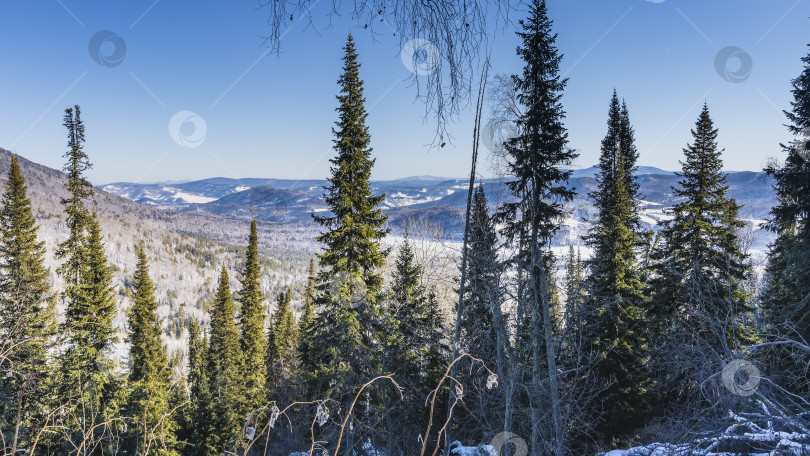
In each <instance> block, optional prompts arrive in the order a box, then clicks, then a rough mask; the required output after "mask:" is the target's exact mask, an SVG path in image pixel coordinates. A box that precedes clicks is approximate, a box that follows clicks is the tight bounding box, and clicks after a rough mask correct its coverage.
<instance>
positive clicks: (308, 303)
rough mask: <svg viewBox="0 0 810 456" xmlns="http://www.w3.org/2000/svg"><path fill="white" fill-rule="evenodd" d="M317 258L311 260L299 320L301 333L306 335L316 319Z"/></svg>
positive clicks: (302, 335)
mask: <svg viewBox="0 0 810 456" xmlns="http://www.w3.org/2000/svg"><path fill="white" fill-rule="evenodd" d="M316 278H317V276H316V275H315V260H314V259H311V260H309V273H308V275H307V288H306V289H305V290H304V309H303V310H302V312H301V321H300V322H299V325H298V328H299V334H301V337H304V335H305V333H306V331H307V330H308V328H309V327H310V326H311V325H312V322H313V321H315V292H316V290H315V280H316Z"/></svg>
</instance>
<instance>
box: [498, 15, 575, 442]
mask: <svg viewBox="0 0 810 456" xmlns="http://www.w3.org/2000/svg"><path fill="white" fill-rule="evenodd" d="M520 25H521V28H522V31H520V32H518V36H519V37H520V38H521V40H522V44H521V46H520V47H519V48H518V55H519V56H520V57H521V58H522V59H523V61H524V63H525V65H524V67H523V74H522V75H519V76H513V80H514V85H515V87H516V89H517V98H518V101H519V103H520V104H521V106H522V108H523V112H522V113H521V115H520V116H519V117H518V120H517V127H518V132H519V134H518V135H517V136H515V137H514V138H512V139H510V140H509V141H507V142H506V144H505V149H506V153H507V155H508V158H509V171H510V172H511V173H512V175H513V176H515V179H514V180H512V181H510V182H508V184H507V185H508V188H509V190H510V193H511V194H512V196H513V197H514V198H515V201H514V202H509V203H506V204H505V205H504V206H503V207H502V209H501V210H500V211H499V212H498V218H499V220H501V221H502V222H503V223H504V234H505V235H506V237H507V239H509V240H511V241H518V242H519V244H520V245H519V249H520V255H519V257H518V261H517V265H518V267H519V268H520V269H522V270H523V271H522V272H519V273H518V276H520V277H525V280H526V283H527V286H526V289H527V292H526V294H525V295H523V296H525V301H526V304H527V305H526V306H525V307H526V309H525V311H524V312H523V313H524V314H525V315H528V316H529V318H530V328H529V335H530V338H531V355H530V358H531V368H530V370H531V374H530V375H531V378H535V379H538V380H539V379H541V378H545V379H547V382H548V383H544V382H540V381H537V380H536V381H534V382H532V386H531V387H532V388H533V389H534V391H532V392H531V395H532V396H533V397H541V391H539V388H540V385H541V384H547V385H548V388H549V395H548V396H547V397H548V398H549V402H550V403H548V404H546V405H548V406H549V408H551V410H552V412H551V420H552V423H551V426H549V427H550V428H552V429H554V431H553V432H554V436H553V437H551V438H544V437H543V436H542V435H541V429H542V428H543V427H544V423H543V422H542V418H541V417H542V416H543V415H544V412H543V410H542V408H543V406H542V405H541V404H540V403H539V402H538V401H532V406H531V410H530V415H531V417H530V422H531V423H532V425H531V427H532V431H531V442H530V448H532V451H534V452H538V453H539V452H540V451H542V442H543V441H544V440H546V441H550V442H552V443H551V447H552V451H553V452H554V453H555V454H557V455H558V456H559V455H562V454H563V453H564V452H565V442H564V440H565V436H564V424H563V422H562V420H563V416H562V410H561V406H560V398H559V381H558V377H557V376H558V374H557V369H556V360H555V358H556V356H555V354H554V344H553V340H552V339H553V332H554V329H553V326H554V325H553V321H552V312H553V310H552V309H551V307H552V305H553V303H552V294H551V292H550V290H549V284H550V280H549V275H550V273H549V270H550V267H551V265H552V264H553V257H552V254H551V252H550V251H549V250H548V246H549V243H550V241H551V238H552V236H553V235H554V233H555V232H556V231H557V230H558V228H559V226H560V224H561V220H562V217H563V204H564V203H565V202H566V201H569V200H571V199H572V198H573V195H574V191H573V190H572V189H569V188H568V187H567V186H566V182H567V180H568V178H569V177H570V175H571V171H570V170H568V169H565V168H563V167H565V166H569V165H570V164H571V162H572V161H573V159H574V158H576V154H575V153H574V152H573V151H572V150H571V149H570V148H568V147H567V142H568V139H567V137H568V134H567V132H566V130H565V126H564V125H563V118H564V117H565V112H564V111H563V107H562V103H561V98H562V92H563V89H564V88H565V85H566V82H567V80H565V79H563V78H561V77H560V74H559V70H560V61H561V59H562V55H561V54H560V53H559V51H558V49H557V47H556V45H555V42H556V38H557V35H556V34H555V33H553V31H552V21H551V20H550V19H549V18H548V12H547V8H546V2H545V0H534V1H533V2H532V4H531V6H530V8H529V18H528V19H527V20H525V21H521V22H520ZM523 296H522V298H521V299H524V298H523ZM544 358H545V360H544Z"/></svg>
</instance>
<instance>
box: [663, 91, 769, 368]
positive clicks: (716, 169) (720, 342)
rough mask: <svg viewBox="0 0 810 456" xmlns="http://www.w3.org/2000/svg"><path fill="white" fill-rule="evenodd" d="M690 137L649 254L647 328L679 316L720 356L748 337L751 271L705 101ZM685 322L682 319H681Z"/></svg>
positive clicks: (750, 337)
mask: <svg viewBox="0 0 810 456" xmlns="http://www.w3.org/2000/svg"><path fill="white" fill-rule="evenodd" d="M692 136H693V138H694V141H693V143H692V144H689V145H688V146H687V148H686V149H684V153H685V155H686V161H684V162H682V165H683V170H682V171H681V172H679V173H678V176H679V177H680V180H679V181H678V187H677V188H673V191H674V195H675V198H676V199H677V200H679V201H680V202H679V203H678V204H676V205H675V206H674V207H673V208H672V215H673V217H674V218H673V219H672V220H671V221H670V222H668V223H667V224H666V226H665V227H664V229H663V233H662V237H663V240H664V242H663V245H662V246H661V248H659V249H658V250H657V252H656V254H655V258H656V265H655V272H656V276H655V277H654V278H653V280H652V283H651V290H652V291H653V300H652V303H651V307H650V312H649V313H650V314H651V323H652V326H651V328H652V331H651V332H652V334H663V333H664V329H666V328H667V327H668V326H670V325H671V324H672V322H673V321H678V322H680V323H681V326H684V327H686V328H687V329H688V330H690V331H692V333H693V335H694V336H695V337H697V338H698V339H700V340H702V341H705V342H706V343H707V344H708V345H709V346H710V347H712V349H714V350H715V352H716V353H718V354H720V355H721V356H723V357H724V358H728V357H730V356H731V355H732V352H733V351H736V350H738V349H739V348H740V347H743V346H745V345H746V344H748V343H750V342H752V335H751V333H752V331H753V329H752V328H751V327H750V326H748V327H746V314H747V313H748V312H750V311H751V310H752V309H751V307H750V304H749V299H748V296H747V295H746V292H745V290H744V289H743V285H744V283H745V281H746V280H747V278H748V275H749V272H750V271H749V267H748V264H747V262H746V259H747V255H746V254H744V253H743V251H742V249H741V246H740V241H739V239H738V235H737V230H738V229H739V228H741V227H743V226H744V223H743V222H741V221H740V220H739V219H738V216H737V215H738V212H739V206H738V205H737V203H736V202H735V201H734V200H733V199H731V198H729V197H727V196H726V193H727V191H728V185H727V184H726V175H725V174H724V173H723V172H722V166H723V162H722V159H721V154H722V151H721V150H718V148H717V130H716V129H715V128H714V123H713V122H712V119H711V117H710V115H709V108H708V105H704V106H703V110H702V111H701V113H700V117H699V118H698V121H697V124H696V126H695V129H694V130H692ZM687 322H688V323H687Z"/></svg>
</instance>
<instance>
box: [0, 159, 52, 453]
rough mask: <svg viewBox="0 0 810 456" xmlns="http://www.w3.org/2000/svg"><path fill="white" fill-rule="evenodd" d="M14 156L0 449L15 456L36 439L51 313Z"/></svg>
mask: <svg viewBox="0 0 810 456" xmlns="http://www.w3.org/2000/svg"><path fill="white" fill-rule="evenodd" d="M37 230H38V227H37V224H36V219H35V218H34V215H33V213H32V209H31V200H30V199H29V198H28V195H27V187H26V185H25V180H24V178H23V176H22V172H21V171H20V165H19V162H18V160H17V156H16V155H12V156H11V166H10V168H9V171H8V180H7V182H6V189H5V192H4V193H3V196H2V199H0V352H2V358H0V365H2V370H3V372H5V373H8V375H3V378H2V379H0V395H2V397H3V400H2V401H0V428H2V429H3V431H2V432H3V434H4V437H3V442H5V445H4V448H6V449H10V450H11V454H15V453H16V451H17V449H18V448H25V447H26V446H28V445H30V444H31V443H32V439H33V438H35V437H36V435H35V431H36V429H37V428H38V427H39V426H40V425H41V423H39V420H38V418H37V415H38V414H39V412H41V410H42V409H43V405H44V402H43V398H44V397H46V396H47V394H46V388H47V387H48V383H47V380H48V377H49V375H50V371H51V365H50V359H49V358H50V357H49V356H48V350H49V349H50V347H51V346H52V343H53V341H52V337H53V336H54V334H55V330H56V327H55V326H56V309H55V305H54V304H55V302H54V299H53V297H54V296H53V294H52V292H51V289H50V286H49V284H48V270H47V269H46V268H45V266H44V257H45V242H44V241H39V240H38V239H37Z"/></svg>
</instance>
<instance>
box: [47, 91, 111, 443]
mask: <svg viewBox="0 0 810 456" xmlns="http://www.w3.org/2000/svg"><path fill="white" fill-rule="evenodd" d="M64 126H65V127H66V128H67V130H68V151H67V152H66V153H65V158H67V164H66V165H65V172H66V174H67V182H66V183H65V189H66V190H67V191H68V194H69V195H68V197H67V198H63V199H62V200H61V202H62V205H63V206H64V208H65V214H66V222H65V224H66V226H67V229H68V237H67V239H66V240H65V241H63V242H62V243H60V244H59V245H58V246H57V248H56V257H57V259H61V260H64V262H63V263H62V264H61V265H60V266H59V268H58V269H57V272H58V273H59V274H60V275H61V277H62V278H63V280H64V281H65V287H64V291H63V292H62V294H61V298H62V300H63V302H64V303H65V306H66V312H65V322H64V324H63V328H64V329H63V331H61V333H62V334H63V335H64V337H65V338H66V339H67V340H66V341H65V343H63V344H62V349H63V351H64V353H63V354H62V355H61V357H60V361H61V362H60V367H59V373H58V377H57V388H56V396H57V397H56V398H55V401H56V404H55V405H56V406H65V407H72V408H76V407H78V408H80V409H81V410H82V413H65V414H64V415H62V419H63V420H65V422H64V423H63V424H64V425H65V426H66V427H67V428H69V429H71V430H73V431H75V432H74V433H73V434H72V435H71V436H68V439H74V440H75V439H79V440H80V441H82V440H84V441H85V442H86V443H88V444H87V445H84V446H83V448H84V449H83V451H84V452H90V451H93V450H92V449H93V448H98V445H100V444H101V443H100V439H101V438H102V434H103V429H104V428H103V427H101V426H97V424H99V423H100V422H103V421H105V417H108V416H111V414H113V413H116V412H117V409H118V407H119V406H122V405H123V404H118V403H117V400H118V399H117V398H118V396H119V394H118V392H120V390H119V388H118V386H119V383H120V381H119V379H118V378H116V375H115V373H114V371H113V367H114V366H113V364H112V361H111V360H110V358H109V351H110V348H111V347H112V344H113V343H115V342H116V341H117V339H116V337H115V333H114V330H113V326H112V322H113V319H114V317H115V313H116V302H115V295H114V293H113V286H112V279H111V274H110V270H109V266H108V264H107V257H106V254H105V253H104V244H103V236H102V234H101V226H100V225H99V221H98V218H97V216H96V214H95V213H91V212H90V211H89V210H88V209H87V208H86V207H85V201H86V200H87V199H88V198H90V197H92V196H93V186H92V184H90V182H89V181H88V180H87V179H86V178H85V177H84V172H85V171H87V170H88V169H89V168H90V166H91V165H90V162H89V159H88V157H87V154H86V153H85V152H84V142H85V128H84V123H83V122H82V120H81V112H80V109H79V107H78V106H75V107H74V108H69V109H67V110H66V111H65V117H64ZM91 429H92V431H91ZM65 435H66V436H67V434H65ZM74 443H75V442H73V443H69V442H65V445H66V446H67V447H71V446H72V445H73V444H74Z"/></svg>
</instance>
